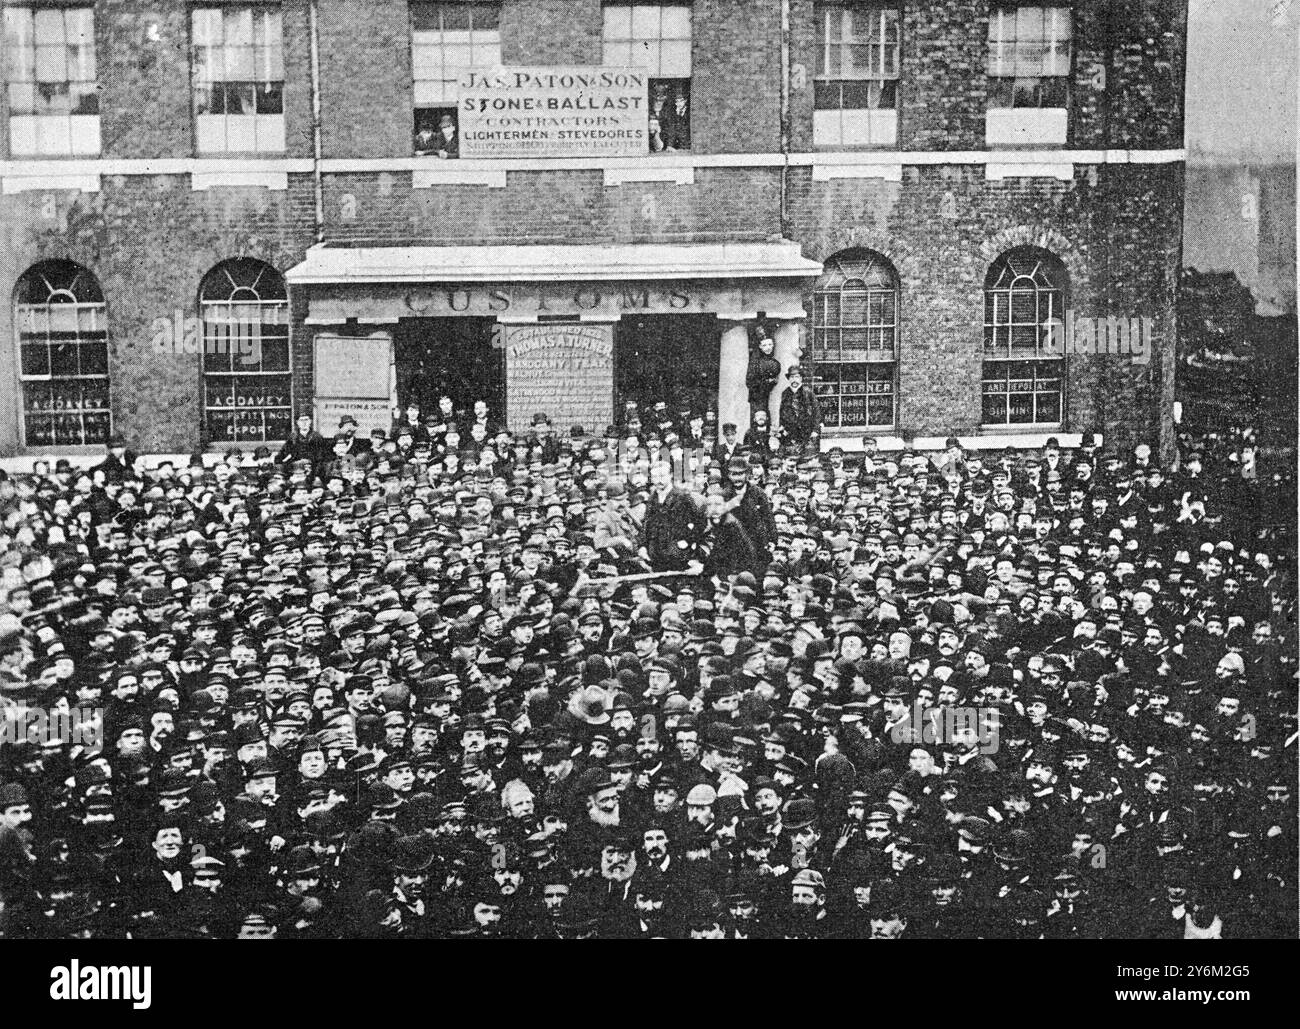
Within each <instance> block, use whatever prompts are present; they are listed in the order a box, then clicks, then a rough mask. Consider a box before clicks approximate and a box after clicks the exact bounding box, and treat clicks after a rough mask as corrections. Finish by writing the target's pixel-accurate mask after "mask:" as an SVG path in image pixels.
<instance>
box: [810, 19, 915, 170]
mask: <svg viewBox="0 0 1300 1029" xmlns="http://www.w3.org/2000/svg"><path fill="white" fill-rule="evenodd" d="M813 10H814V15H815V18H816V23H817V72H816V75H815V77H814V79H813V108H814V110H813V143H814V145H816V146H888V147H892V146H895V145H896V144H897V142H898V63H899V46H900V41H901V35H902V28H901V22H902V18H901V16H900V13H899V11H898V9H897V8H895V7H883V6H879V5H876V4H859V3H819V4H817V5H815V7H814V8H813Z"/></svg>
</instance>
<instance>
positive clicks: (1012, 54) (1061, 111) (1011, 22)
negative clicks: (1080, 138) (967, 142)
mask: <svg viewBox="0 0 1300 1029" xmlns="http://www.w3.org/2000/svg"><path fill="white" fill-rule="evenodd" d="M1073 35H1074V27H1073V18H1072V15H1071V12H1070V8H1068V7H1034V6H1016V5H1008V4H1005V3H1003V4H1001V5H999V6H995V7H994V8H993V9H992V10H991V11H989V52H988V93H989V112H988V117H987V120H986V127H987V133H986V134H987V142H988V143H989V144H990V145H993V146H996V145H1012V146H1015V145H1034V144H1063V143H1065V141H1066V111H1067V108H1068V107H1069V93H1070V63H1071V62H1070V48H1071V44H1072V40H1073Z"/></svg>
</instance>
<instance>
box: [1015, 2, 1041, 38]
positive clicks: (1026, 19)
mask: <svg viewBox="0 0 1300 1029" xmlns="http://www.w3.org/2000/svg"><path fill="white" fill-rule="evenodd" d="M1042 38H1043V9H1042V8H1041V7H1020V8H1017V10H1016V42H1017V43H1025V42H1032V41H1036V40H1041V39H1042Z"/></svg>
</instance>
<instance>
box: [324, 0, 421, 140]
mask: <svg viewBox="0 0 1300 1029" xmlns="http://www.w3.org/2000/svg"><path fill="white" fill-rule="evenodd" d="M318 5H319V7H318V10H319V25H320V30H319V31H320V65H321V123H322V144H323V147H324V156H326V157H410V156H411V153H412V138H413V132H414V109H415V99H414V96H415V94H414V91H413V87H412V85H411V21H410V16H409V13H408V8H407V5H406V4H404V3H391V2H390V3H374V2H373V0H318Z"/></svg>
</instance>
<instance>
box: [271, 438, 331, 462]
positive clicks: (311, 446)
mask: <svg viewBox="0 0 1300 1029" xmlns="http://www.w3.org/2000/svg"><path fill="white" fill-rule="evenodd" d="M329 453H330V445H329V444H328V443H327V442H325V437H324V436H322V435H321V434H320V433H319V432H317V431H316V430H315V429H312V430H311V431H310V432H308V433H307V435H306V436H303V435H301V434H300V433H298V432H296V431H295V432H294V434H293V435H292V436H290V437H289V438H288V439H287V440H285V441H284V446H283V447H281V448H280V452H279V453H278V454H276V455H275V463H276V464H293V462H294V461H310V462H311V466H312V469H313V470H315V469H316V466H317V465H319V464H320V463H321V462H322V461H323V460H324V459H325V457H326V455H327V454H329Z"/></svg>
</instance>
